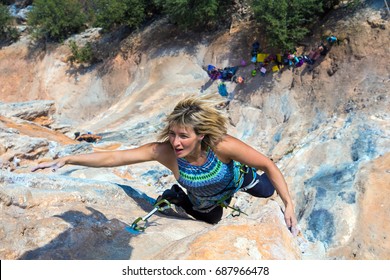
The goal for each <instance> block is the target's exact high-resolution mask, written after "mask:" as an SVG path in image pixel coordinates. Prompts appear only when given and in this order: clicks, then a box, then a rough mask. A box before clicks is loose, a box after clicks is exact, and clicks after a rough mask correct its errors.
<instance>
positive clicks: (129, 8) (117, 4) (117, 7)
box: [93, 0, 145, 30]
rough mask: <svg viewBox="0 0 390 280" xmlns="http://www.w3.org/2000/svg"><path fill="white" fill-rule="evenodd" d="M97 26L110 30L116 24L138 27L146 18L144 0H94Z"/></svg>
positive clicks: (95, 23)
mask: <svg viewBox="0 0 390 280" xmlns="http://www.w3.org/2000/svg"><path fill="white" fill-rule="evenodd" d="M93 2H94V11H93V14H94V17H95V19H94V23H93V25H94V26H96V27H102V28H103V29H104V30H110V29H112V28H114V27H116V26H121V25H126V26H128V27H130V28H136V27H138V26H139V25H140V24H141V23H142V22H143V20H144V18H145V12H144V10H145V4H144V2H143V1H142V0H93Z"/></svg>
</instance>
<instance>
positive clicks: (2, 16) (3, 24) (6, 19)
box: [0, 4, 11, 33]
mask: <svg viewBox="0 0 390 280" xmlns="http://www.w3.org/2000/svg"><path fill="white" fill-rule="evenodd" d="M10 22H11V15H10V13H9V11H8V8H7V7H6V6H4V5H3V4H0V33H5V32H6V30H7V27H8V25H9V24H10Z"/></svg>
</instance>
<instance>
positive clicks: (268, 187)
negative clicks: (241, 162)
mask: <svg viewBox="0 0 390 280" xmlns="http://www.w3.org/2000/svg"><path fill="white" fill-rule="evenodd" d="M253 173H254V172H252V170H251V169H250V168H248V173H247V174H245V175H244V182H243V184H242V185H243V188H245V187H246V186H249V185H250V184H251V182H253V181H257V183H256V184H255V186H254V187H252V188H250V189H248V190H244V191H245V192H247V193H249V194H250V195H253V196H255V197H270V196H271V195H273V194H274V192H275V187H274V186H273V185H272V183H271V181H270V180H269V179H268V176H267V174H265V173H264V174H262V175H259V174H257V173H254V174H253ZM253 176H255V178H254V180H253Z"/></svg>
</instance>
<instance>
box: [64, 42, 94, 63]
mask: <svg viewBox="0 0 390 280" xmlns="http://www.w3.org/2000/svg"><path fill="white" fill-rule="evenodd" d="M69 47H70V50H71V52H72V55H71V57H70V59H69V61H70V62H71V63H73V62H77V63H91V62H92V61H93V59H94V54H93V50H92V46H91V43H89V42H88V43H86V44H85V46H83V47H79V46H78V45H77V44H76V42H75V41H70V42H69Z"/></svg>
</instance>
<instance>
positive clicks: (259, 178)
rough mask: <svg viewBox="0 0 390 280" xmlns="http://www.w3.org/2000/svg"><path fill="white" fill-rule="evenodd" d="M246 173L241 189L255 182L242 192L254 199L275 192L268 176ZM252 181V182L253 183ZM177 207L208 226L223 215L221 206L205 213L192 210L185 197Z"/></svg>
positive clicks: (250, 171) (249, 171) (191, 205)
mask: <svg viewBox="0 0 390 280" xmlns="http://www.w3.org/2000/svg"><path fill="white" fill-rule="evenodd" d="M247 171H248V172H247V173H246V174H245V175H244V181H243V184H242V188H244V189H245V187H246V186H248V185H249V184H251V183H252V182H255V183H254V185H253V187H251V188H250V189H248V190H244V189H242V191H244V192H247V193H249V194H250V195H252V196H255V197H264V198H266V197H270V196H271V195H273V193H274V192H275V187H274V186H273V185H272V183H271V181H270V180H269V179H268V176H267V175H266V174H265V173H264V174H262V175H259V174H257V173H256V172H252V170H250V169H248V170H247ZM253 179H254V181H253ZM177 205H178V206H180V207H182V208H183V209H184V210H185V211H186V213H187V214H189V215H191V216H192V217H194V218H195V219H196V220H201V221H204V222H206V223H209V224H216V223H218V222H219V221H220V220H221V218H222V214H223V208H222V207H221V206H219V205H218V206H217V207H215V208H214V209H213V210H211V211H210V212H207V213H203V212H199V211H196V210H194V209H193V206H194V205H193V204H192V203H191V201H190V199H189V198H188V196H187V195H186V196H185V198H184V199H183V200H182V201H180V203H177Z"/></svg>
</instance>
